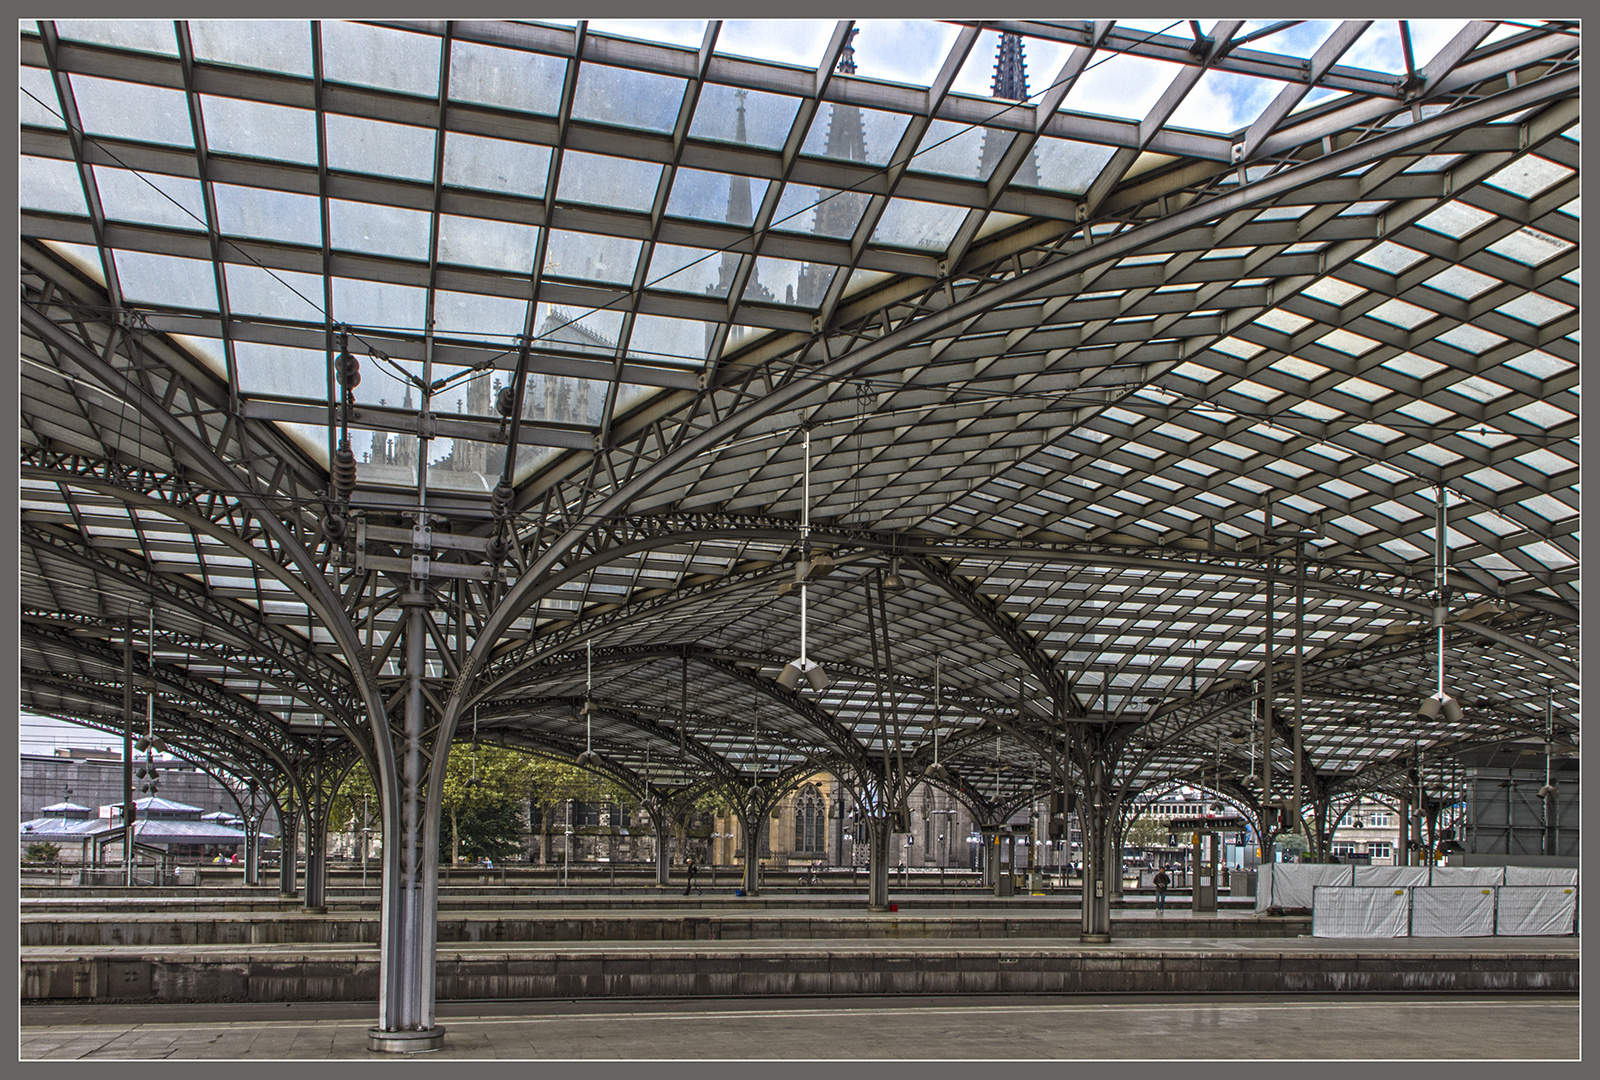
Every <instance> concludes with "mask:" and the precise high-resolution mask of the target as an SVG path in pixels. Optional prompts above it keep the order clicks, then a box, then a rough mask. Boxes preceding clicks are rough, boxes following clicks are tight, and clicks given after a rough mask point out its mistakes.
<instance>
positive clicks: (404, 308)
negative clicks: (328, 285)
mask: <svg viewBox="0 0 1600 1080" xmlns="http://www.w3.org/2000/svg"><path fill="white" fill-rule="evenodd" d="M427 300H428V290H427V289H418V288H414V287H412V286H409V285H390V284H388V283H386V282H380V281H358V280H356V279H354V278H337V277H336V278H334V279H333V318H334V319H335V320H337V321H338V322H346V323H350V324H352V325H355V326H373V327H379V326H381V327H386V328H393V329H399V330H410V331H413V332H420V331H421V330H422V321H423V319H424V318H425V317H426V312H427Z"/></svg>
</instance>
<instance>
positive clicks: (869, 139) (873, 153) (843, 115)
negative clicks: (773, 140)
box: [800, 104, 911, 165]
mask: <svg viewBox="0 0 1600 1080" xmlns="http://www.w3.org/2000/svg"><path fill="white" fill-rule="evenodd" d="M910 122H911V117H909V116H907V115H905V114H904V113H895V112H883V111H881V110H879V109H862V108H858V107H857V106H855V105H834V104H823V105H822V106H820V107H819V108H818V109H817V113H816V115H815V116H814V117H812V118H811V128H810V130H809V131H807V132H806V141H805V142H804V144H802V145H801V147H800V152H801V153H802V154H810V155H812V156H813V157H826V158H834V159H836V160H839V161H863V162H866V163H867V164H868V165H886V164H888V162H889V158H890V157H891V156H893V154H894V149H895V147H896V146H898V145H899V144H900V136H901V135H903V134H904V133H905V130H906V125H907V124H909V123H910Z"/></svg>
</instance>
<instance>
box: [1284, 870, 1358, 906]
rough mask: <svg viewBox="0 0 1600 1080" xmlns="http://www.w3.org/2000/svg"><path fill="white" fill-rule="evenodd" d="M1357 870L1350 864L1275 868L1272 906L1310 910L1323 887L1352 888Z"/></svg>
mask: <svg viewBox="0 0 1600 1080" xmlns="http://www.w3.org/2000/svg"><path fill="white" fill-rule="evenodd" d="M1354 870H1355V867H1353V866H1349V865H1346V864H1338V865H1333V866H1329V865H1327V864H1324V863H1277V864H1276V865H1274V866H1273V868H1272V898H1271V904H1270V906H1271V907H1280V908H1309V907H1310V906H1311V901H1312V895H1311V892H1312V890H1313V889H1315V888H1316V887H1317V886H1319V885H1350V884H1352V883H1353V882H1354V880H1355V879H1354V875H1353V873H1352V872H1353V871H1354Z"/></svg>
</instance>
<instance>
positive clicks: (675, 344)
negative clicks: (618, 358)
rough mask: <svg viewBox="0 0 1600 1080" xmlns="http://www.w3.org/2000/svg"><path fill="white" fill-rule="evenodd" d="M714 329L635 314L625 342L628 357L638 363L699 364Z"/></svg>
mask: <svg viewBox="0 0 1600 1080" xmlns="http://www.w3.org/2000/svg"><path fill="white" fill-rule="evenodd" d="M713 331H714V327H713V326H712V324H711V323H707V322H701V321H699V320H697V319H669V318H667V317H666V316H663V315H639V316H636V317H635V318H634V320H633V336H632V337H631V338H630V339H629V341H628V356H629V357H631V358H634V359H640V360H659V361H665V362H667V363H683V362H684V361H685V360H694V361H702V360H704V359H705V358H706V349H707V348H708V347H709V346H710V344H711V335H712V333H713Z"/></svg>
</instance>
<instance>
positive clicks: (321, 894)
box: [305, 792, 328, 912]
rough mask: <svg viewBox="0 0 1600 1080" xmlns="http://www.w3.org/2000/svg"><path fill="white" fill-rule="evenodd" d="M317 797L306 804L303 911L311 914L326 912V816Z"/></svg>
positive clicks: (323, 807)
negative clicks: (304, 898)
mask: <svg viewBox="0 0 1600 1080" xmlns="http://www.w3.org/2000/svg"><path fill="white" fill-rule="evenodd" d="M319 796H320V792H319V793H318V794H317V795H313V796H312V798H311V800H310V801H308V802H307V803H306V903H305V909H306V910H307V911H312V912H323V911H327V910H328V821H327V817H328V815H327V808H326V806H324V805H323V804H322V800H321V798H320V797H319Z"/></svg>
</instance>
